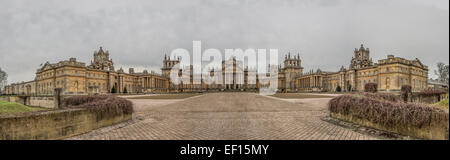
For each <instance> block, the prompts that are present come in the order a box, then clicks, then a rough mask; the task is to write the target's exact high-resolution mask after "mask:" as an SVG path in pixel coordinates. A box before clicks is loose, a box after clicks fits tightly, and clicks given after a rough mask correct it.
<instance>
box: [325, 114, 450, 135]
mask: <svg viewBox="0 0 450 160" xmlns="http://www.w3.org/2000/svg"><path fill="white" fill-rule="evenodd" d="M331 117H333V118H336V119H339V120H343V121H347V122H351V123H355V124H358V125H362V126H365V127H370V128H376V129H379V130H384V131H388V132H393V133H398V134H401V135H407V136H411V137H415V138H421V139H429V140H448V139H449V120H448V116H447V117H446V119H445V118H444V119H442V120H440V122H441V123H439V124H432V125H424V126H423V127H422V128H418V127H414V126H412V125H409V126H400V125H398V126H385V125H381V124H378V123H373V122H371V121H369V120H365V119H361V118H357V117H353V116H352V115H351V114H349V115H342V114H339V113H331ZM433 118H441V117H433Z"/></svg>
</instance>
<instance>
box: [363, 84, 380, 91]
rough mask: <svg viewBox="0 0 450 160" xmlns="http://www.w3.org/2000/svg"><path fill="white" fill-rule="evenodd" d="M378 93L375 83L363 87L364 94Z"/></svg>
mask: <svg viewBox="0 0 450 160" xmlns="http://www.w3.org/2000/svg"><path fill="white" fill-rule="evenodd" d="M377 91H378V84H376V83H367V84H366V85H364V92H371V93H375V92H377Z"/></svg>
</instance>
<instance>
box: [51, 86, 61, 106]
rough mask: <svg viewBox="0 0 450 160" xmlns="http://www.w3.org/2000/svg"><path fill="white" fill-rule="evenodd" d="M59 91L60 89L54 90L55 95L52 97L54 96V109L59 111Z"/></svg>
mask: <svg viewBox="0 0 450 160" xmlns="http://www.w3.org/2000/svg"><path fill="white" fill-rule="evenodd" d="M61 91H62V89H61V88H55V94H54V95H53V96H54V98H53V99H54V101H55V102H54V104H55V107H54V108H55V109H60V108H62V106H61Z"/></svg>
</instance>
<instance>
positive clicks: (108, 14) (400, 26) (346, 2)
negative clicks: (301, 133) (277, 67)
mask: <svg viewBox="0 0 450 160" xmlns="http://www.w3.org/2000/svg"><path fill="white" fill-rule="evenodd" d="M448 6H449V1H448V0H298V1H295V0H285V1H283V0H259V1H256V0H226V1H225V0H177V1H172V0H157V1H156V0H145V1H140V0H127V1H124V0H95V1H92V0H64V1H62V0H38V1H36V0H0V68H2V69H3V70H5V71H6V72H7V73H8V74H9V78H8V82H19V81H29V80H32V79H34V76H35V72H36V69H38V68H39V65H40V64H43V63H45V62H46V61H49V62H51V63H56V62H58V61H61V60H67V59H69V58H70V57H76V58H77V60H79V61H82V62H86V63H87V64H89V63H90V61H91V59H92V54H93V52H94V51H95V50H97V49H98V47H99V46H103V48H104V49H105V50H109V51H110V54H111V56H110V57H111V58H112V59H113V60H114V63H115V67H116V69H118V68H120V67H121V66H123V67H124V69H125V70H128V67H136V68H137V69H136V70H137V71H142V69H143V68H148V69H152V70H154V71H157V72H160V67H161V66H162V59H163V58H164V53H170V51H171V50H173V49H176V48H185V49H188V50H191V49H192V41H193V40H200V41H202V47H203V50H205V49H208V48H217V49H220V50H221V51H223V49H225V48H243V49H246V48H266V49H269V48H278V49H279V52H280V53H281V55H280V57H284V55H283V54H284V53H287V52H289V51H290V52H291V53H300V57H301V59H302V66H303V67H304V68H305V70H311V69H314V70H316V69H318V68H320V69H322V70H325V71H337V70H338V69H339V68H340V67H341V66H342V65H343V66H344V67H346V68H348V65H349V63H350V60H351V58H352V56H353V50H354V48H359V46H360V44H361V43H364V44H365V46H366V47H369V48H370V49H371V56H372V58H373V60H374V61H377V60H379V59H382V58H385V57H386V56H387V55H388V54H393V55H395V56H399V57H404V58H406V59H414V58H419V59H420V60H421V61H422V62H423V63H424V64H425V65H428V66H429V67H430V75H432V76H433V77H434V74H433V73H434V72H433V70H434V69H435V65H436V62H438V61H442V62H444V63H446V64H448V63H449V8H448ZM280 60H281V58H280Z"/></svg>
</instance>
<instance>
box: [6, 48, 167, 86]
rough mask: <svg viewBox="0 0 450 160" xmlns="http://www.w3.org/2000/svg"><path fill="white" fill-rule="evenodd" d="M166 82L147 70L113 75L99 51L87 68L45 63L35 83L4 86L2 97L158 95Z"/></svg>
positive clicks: (77, 64) (69, 62)
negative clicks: (9, 95) (149, 93)
mask: <svg viewBox="0 0 450 160" xmlns="http://www.w3.org/2000/svg"><path fill="white" fill-rule="evenodd" d="M168 82H169V80H168V77H165V76H163V75H160V74H156V73H154V72H151V73H149V72H148V71H146V70H145V71H144V72H142V73H135V72H134V69H133V68H130V69H129V73H125V72H124V70H123V69H122V68H120V69H119V70H117V71H115V70H114V64H113V61H112V59H110V58H109V52H108V51H106V52H105V51H103V48H102V47H100V49H99V50H98V51H95V52H94V60H93V61H92V62H91V65H89V66H86V64H85V63H83V62H78V61H77V60H76V59H75V58H70V59H69V60H67V61H61V62H58V63H55V64H51V63H49V62H47V63H45V64H44V65H43V66H42V67H41V68H39V69H38V70H37V72H36V78H35V80H33V81H30V82H22V83H15V84H11V85H9V86H6V87H5V94H16V95H17V94H25V95H52V94H53V92H54V90H55V89H56V88H61V89H62V94H63V95H83V94H107V93H111V91H112V90H113V88H115V89H116V91H117V93H123V92H124V91H125V90H126V91H127V93H146V92H155V91H157V92H161V91H166V90H167V88H168Z"/></svg>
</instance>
